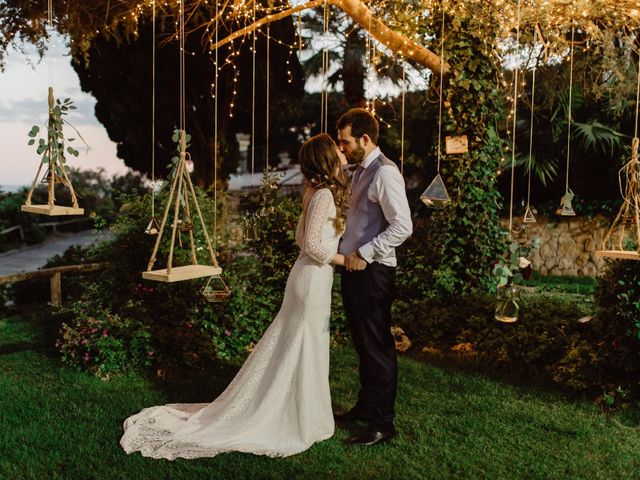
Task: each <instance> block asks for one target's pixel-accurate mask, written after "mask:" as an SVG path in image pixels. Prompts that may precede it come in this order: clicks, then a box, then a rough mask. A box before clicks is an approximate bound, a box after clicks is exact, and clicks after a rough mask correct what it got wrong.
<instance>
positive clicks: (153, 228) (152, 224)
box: [144, 217, 160, 235]
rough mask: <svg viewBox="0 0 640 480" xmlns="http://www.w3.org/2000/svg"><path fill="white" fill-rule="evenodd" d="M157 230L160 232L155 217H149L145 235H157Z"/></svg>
mask: <svg viewBox="0 0 640 480" xmlns="http://www.w3.org/2000/svg"><path fill="white" fill-rule="evenodd" d="M158 232H160V225H158V221H157V220H156V218H155V217H151V220H150V221H149V225H147V228H145V230H144V233H146V234H147V235H158Z"/></svg>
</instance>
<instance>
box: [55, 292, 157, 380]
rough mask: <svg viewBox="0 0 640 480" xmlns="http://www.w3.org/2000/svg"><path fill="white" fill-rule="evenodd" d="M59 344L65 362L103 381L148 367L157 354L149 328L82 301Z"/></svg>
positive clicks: (64, 327) (73, 307) (75, 305)
mask: <svg viewBox="0 0 640 480" xmlns="http://www.w3.org/2000/svg"><path fill="white" fill-rule="evenodd" d="M67 312H68V313H70V315H69V317H70V318H69V320H68V321H66V322H64V323H63V324H62V328H61V330H60V338H59V339H58V341H57V342H56V346H57V347H59V349H60V353H61V356H62V360H63V361H64V362H65V363H67V364H69V365H72V366H75V367H79V368H81V369H84V370H88V371H90V372H91V373H93V374H94V375H96V376H97V377H99V378H102V379H105V380H107V379H109V377H111V376H112V375H115V374H119V373H123V372H126V371H128V370H130V369H133V368H136V367H140V366H148V365H150V364H151V359H152V357H153V356H154V354H155V352H154V351H153V348H152V346H151V334H150V332H149V326H148V325H145V324H144V322H143V321H141V320H140V319H137V318H135V317H130V316H121V315H118V314H114V313H112V312H111V311H109V310H108V309H105V308H101V307H100V306H99V305H97V304H96V302H95V301H91V300H85V299H82V300H79V301H77V302H75V303H74V304H73V306H72V307H71V308H69V309H68V310H67Z"/></svg>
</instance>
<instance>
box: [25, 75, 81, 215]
mask: <svg viewBox="0 0 640 480" xmlns="http://www.w3.org/2000/svg"><path fill="white" fill-rule="evenodd" d="M48 97H49V98H48V99H49V120H48V123H47V127H48V128H47V139H48V141H47V147H46V149H45V151H44V152H43V160H42V162H40V166H39V167H38V172H37V173H36V177H35V178H34V180H33V183H32V184H31V189H30V190H29V194H28V195H27V199H26V201H25V204H24V205H22V207H21V208H20V209H21V210H22V211H23V212H28V213H37V214H40V215H49V216H55V215H82V214H84V209H83V208H80V207H79V206H78V199H77V197H76V192H75V190H74V189H73V185H72V184H71V179H70V178H69V175H68V174H67V171H66V165H65V159H64V153H61V152H59V150H58V138H57V136H56V135H52V133H51V132H54V131H56V130H58V129H59V128H61V126H60V125H58V126H56V116H55V115H54V108H55V105H54V104H55V100H54V97H53V88H52V87H49V95H48ZM34 135H35V134H34ZM41 141H42V140H41ZM45 163H46V164H48V170H47V173H46V174H45V175H44V177H43V178H42V180H41V182H42V183H46V184H48V186H49V187H48V193H49V201H48V203H47V204H44V205H32V204H31V197H32V196H33V192H34V190H35V188H36V184H37V183H38V179H39V178H40V172H41V171H42V167H43V165H44V164H45ZM56 183H61V184H62V185H64V186H65V187H67V189H68V190H69V193H70V194H71V203H72V206H70V207H69V206H63V205H56V197H55V185H56Z"/></svg>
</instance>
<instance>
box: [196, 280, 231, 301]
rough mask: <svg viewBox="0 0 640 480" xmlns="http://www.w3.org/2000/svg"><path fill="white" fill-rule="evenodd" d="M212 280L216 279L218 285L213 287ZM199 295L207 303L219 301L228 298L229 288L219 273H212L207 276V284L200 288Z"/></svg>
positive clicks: (229, 294)
mask: <svg viewBox="0 0 640 480" xmlns="http://www.w3.org/2000/svg"><path fill="white" fill-rule="evenodd" d="M214 280H215V281H217V283H218V285H219V286H218V287H217V288H216V287H215V283H214V284H212V282H214ZM200 295H202V297H203V298H204V299H205V300H206V301H207V302H209V303H221V302H225V301H227V300H228V299H229V297H230V296H231V289H230V288H229V287H228V286H227V284H226V283H224V280H222V277H221V276H220V275H214V276H212V277H209V280H208V281H207V284H206V285H205V286H204V287H202V290H200Z"/></svg>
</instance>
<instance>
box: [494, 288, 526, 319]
mask: <svg viewBox="0 0 640 480" xmlns="http://www.w3.org/2000/svg"><path fill="white" fill-rule="evenodd" d="M519 312H520V288H519V287H518V286H517V285H514V284H512V283H507V284H506V285H501V286H499V287H498V292H497V295H496V311H495V319H496V320H497V321H499V322H502V323H515V322H517V321H518V313H519Z"/></svg>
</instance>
